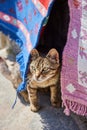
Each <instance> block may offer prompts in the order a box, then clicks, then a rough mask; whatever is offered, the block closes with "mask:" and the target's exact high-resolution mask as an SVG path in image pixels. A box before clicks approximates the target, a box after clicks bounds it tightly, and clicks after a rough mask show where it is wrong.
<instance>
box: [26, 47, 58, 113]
mask: <svg viewBox="0 0 87 130" xmlns="http://www.w3.org/2000/svg"><path fill="white" fill-rule="evenodd" d="M59 77H60V65H59V54H58V52H57V50H56V49H51V50H50V51H49V52H48V54H47V55H46V56H45V57H42V56H40V55H39V53H38V51H37V50H36V49H33V50H32V51H31V63H30V66H29V73H28V79H29V83H28V85H27V91H28V95H29V101H30V108H31V110H32V111H34V112H36V111H38V110H39V108H40V107H39V105H38V96H37V92H38V89H39V88H48V87H49V88H50V95H51V104H52V105H53V106H54V107H59V106H60V100H59V98H58V95H60V92H59V89H60V88H59V87H60V84H59Z"/></svg>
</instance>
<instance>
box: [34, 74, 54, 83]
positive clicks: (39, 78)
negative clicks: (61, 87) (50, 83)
mask: <svg viewBox="0 0 87 130" xmlns="http://www.w3.org/2000/svg"><path fill="white" fill-rule="evenodd" d="M52 77H53V75H50V76H48V77H36V76H35V75H34V76H33V80H34V81H36V82H44V81H47V80H49V79H50V78H52Z"/></svg>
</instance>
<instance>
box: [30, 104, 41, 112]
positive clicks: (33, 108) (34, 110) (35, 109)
mask: <svg viewBox="0 0 87 130" xmlns="http://www.w3.org/2000/svg"><path fill="white" fill-rule="evenodd" d="M30 109H31V111H33V112H37V111H38V110H39V109H40V106H38V105H37V106H34V105H30Z"/></svg>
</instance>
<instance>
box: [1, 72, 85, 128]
mask: <svg viewBox="0 0 87 130" xmlns="http://www.w3.org/2000/svg"><path fill="white" fill-rule="evenodd" d="M39 96H40V101H39V102H40V105H41V106H42V109H41V110H40V111H39V112H37V113H33V112H31V111H30V109H29V104H27V103H25V102H24V101H23V99H21V100H20V98H19V97H18V99H17V103H16V105H15V107H14V109H12V105H13V103H14V100H15V97H16V91H15V90H14V88H13V86H12V84H11V82H10V81H8V80H7V79H6V78H4V77H3V76H2V75H1V74H0V130H87V119H85V117H81V116H77V115H75V114H71V116H66V115H65V114H64V113H63V108H61V109H56V108H53V107H52V106H51V105H50V101H49V95H45V94H42V95H39Z"/></svg>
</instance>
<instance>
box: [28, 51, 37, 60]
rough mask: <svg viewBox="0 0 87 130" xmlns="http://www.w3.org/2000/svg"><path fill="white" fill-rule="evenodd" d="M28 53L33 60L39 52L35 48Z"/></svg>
mask: <svg viewBox="0 0 87 130" xmlns="http://www.w3.org/2000/svg"><path fill="white" fill-rule="evenodd" d="M30 55H31V60H35V59H36V58H38V57H39V53H38V51H37V50H36V49H32V50H31V52H30Z"/></svg>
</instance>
